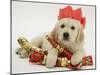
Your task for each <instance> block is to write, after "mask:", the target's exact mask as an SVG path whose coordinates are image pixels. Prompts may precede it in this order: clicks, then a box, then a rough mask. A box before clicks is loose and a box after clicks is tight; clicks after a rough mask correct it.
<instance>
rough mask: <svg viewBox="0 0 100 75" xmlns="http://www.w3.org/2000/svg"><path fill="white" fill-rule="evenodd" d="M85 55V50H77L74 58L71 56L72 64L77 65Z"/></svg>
mask: <svg viewBox="0 0 100 75" xmlns="http://www.w3.org/2000/svg"><path fill="white" fill-rule="evenodd" d="M83 57H84V53H83V52H76V53H75V54H73V56H72V58H71V64H72V65H77V64H79V63H80V62H81V61H82V58H83Z"/></svg>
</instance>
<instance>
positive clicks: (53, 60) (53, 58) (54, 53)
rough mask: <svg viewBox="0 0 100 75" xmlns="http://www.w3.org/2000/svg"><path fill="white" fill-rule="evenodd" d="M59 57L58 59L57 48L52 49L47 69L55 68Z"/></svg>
mask: <svg viewBox="0 0 100 75" xmlns="http://www.w3.org/2000/svg"><path fill="white" fill-rule="evenodd" d="M57 57H58V50H57V49H55V48H52V49H50V50H49V51H48V56H47V60H46V67H48V68H53V67H54V66H55V65H56V61H57Z"/></svg>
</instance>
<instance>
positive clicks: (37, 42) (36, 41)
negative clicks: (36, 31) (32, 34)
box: [30, 36, 43, 47]
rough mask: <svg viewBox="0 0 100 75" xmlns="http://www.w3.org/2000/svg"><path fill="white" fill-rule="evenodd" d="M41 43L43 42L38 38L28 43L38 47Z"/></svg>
mask: <svg viewBox="0 0 100 75" xmlns="http://www.w3.org/2000/svg"><path fill="white" fill-rule="evenodd" d="M42 42H43V37H42V36H39V37H37V38H34V39H32V41H31V42H30V43H31V44H32V45H33V46H36V47H40V46H41V45H42Z"/></svg>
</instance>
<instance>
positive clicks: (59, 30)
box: [51, 18, 84, 45]
mask: <svg viewBox="0 0 100 75" xmlns="http://www.w3.org/2000/svg"><path fill="white" fill-rule="evenodd" d="M51 35H52V36H53V37H54V38H56V39H57V41H58V42H60V43H62V44H64V45H66V44H69V43H80V42H82V41H83V40H84V33H83V27H82V25H81V24H80V22H79V21H78V20H75V19H70V18H64V19H61V20H59V21H58V22H57V24H56V26H55V28H54V29H53V31H52V34H51Z"/></svg>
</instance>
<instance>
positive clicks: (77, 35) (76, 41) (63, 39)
mask: <svg viewBox="0 0 100 75" xmlns="http://www.w3.org/2000/svg"><path fill="white" fill-rule="evenodd" d="M46 35H49V36H50V37H53V38H55V39H56V41H57V42H58V43H59V44H60V45H62V46H63V47H65V48H67V49H68V50H69V51H71V52H72V53H73V56H72V58H71V63H72V64H73V65H76V64H78V63H79V62H80V61H81V60H82V58H83V57H84V55H85V51H84V48H83V46H84V32H83V27H82V25H81V23H80V21H78V20H75V19H71V18H63V19H61V20H58V22H57V24H56V25H55V28H54V29H53V31H51V32H50V33H47V34H44V35H42V36H39V37H37V38H35V39H33V40H32V41H31V43H32V45H34V46H37V47H41V48H43V49H44V50H47V51H48V55H47V60H46V66H47V67H48V68H52V67H54V66H55V65H56V61H57V57H58V53H59V52H58V50H57V49H56V48H54V47H53V46H52V45H51V44H50V42H49V41H48V40H47V39H46V37H45V36H46Z"/></svg>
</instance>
